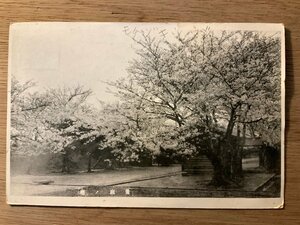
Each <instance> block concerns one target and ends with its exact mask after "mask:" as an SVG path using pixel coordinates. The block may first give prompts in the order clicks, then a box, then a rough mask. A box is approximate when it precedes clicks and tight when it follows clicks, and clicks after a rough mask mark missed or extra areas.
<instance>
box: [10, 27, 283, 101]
mask: <svg viewBox="0 0 300 225" xmlns="http://www.w3.org/2000/svg"><path fill="white" fill-rule="evenodd" d="M125 26H128V27H129V28H130V29H134V28H137V29H141V28H142V29H158V30H162V29H166V30H167V31H171V32H174V31H175V30H176V29H180V30H189V29H191V28H192V27H197V28H205V27H207V26H208V25H207V24H197V25H195V24H188V23H183V24H176V23H169V24H166V23H161V24H155V23H154V24H150V23H134V24H126V23H17V24H14V25H13V26H12V27H11V30H10V69H9V71H10V74H12V75H14V76H15V77H16V78H17V79H18V80H21V81H26V80H30V79H32V80H34V81H35V82H36V83H37V87H36V89H38V90H42V89H46V88H54V87H58V86H76V85H78V84H81V85H84V86H85V87H86V88H90V89H91V90H92V91H93V93H94V94H93V96H91V97H90V99H89V101H90V102H91V103H96V104H97V99H99V100H101V101H105V102H110V101H114V100H116V99H115V97H114V96H112V94H110V93H107V92H106V88H107V85H106V84H105V83H103V82H101V81H113V80H116V79H118V78H120V77H122V76H126V68H127V67H128V65H129V64H128V62H129V61H130V60H131V59H132V58H134V57H135V53H134V49H133V46H132V44H133V41H132V40H131V39H130V38H129V37H128V36H126V35H125V33H124V27H125ZM237 26H238V24H236V25H231V29H236V27H237ZM210 27H211V28H213V29H214V30H220V29H224V25H222V24H210ZM248 27H249V25H248ZM226 28H227V29H228V28H230V26H227V27H226ZM239 28H241V27H239ZM253 28H254V27H252V29H253ZM255 28H257V26H256V27H255ZM263 29H264V31H266V27H264V28H263ZM270 29H271V28H270ZM271 30H274V29H273V28H272V29H271ZM277 30H278V29H277Z"/></svg>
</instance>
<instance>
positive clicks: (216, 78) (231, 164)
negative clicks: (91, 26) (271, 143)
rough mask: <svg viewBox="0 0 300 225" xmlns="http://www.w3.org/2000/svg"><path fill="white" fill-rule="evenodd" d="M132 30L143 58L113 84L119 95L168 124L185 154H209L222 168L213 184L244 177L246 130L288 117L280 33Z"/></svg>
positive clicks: (217, 167)
mask: <svg viewBox="0 0 300 225" xmlns="http://www.w3.org/2000/svg"><path fill="white" fill-rule="evenodd" d="M126 32H127V34H128V35H129V36H130V37H131V38H132V40H133V41H134V42H135V43H136V44H137V46H138V47H137V49H136V54H137V57H136V58H135V59H133V60H132V62H131V65H130V66H129V68H128V78H127V79H125V78H124V79H120V80H118V81H116V82H114V83H112V84H111V85H113V86H114V87H116V88H117V89H118V91H117V92H116V94H117V95H118V96H119V97H120V98H121V100H122V101H124V102H127V104H130V105H131V106H133V107H136V105H141V106H142V107H141V111H143V114H144V115H148V117H145V118H144V120H145V119H146V120H149V121H150V123H151V122H153V121H155V120H160V124H161V125H162V126H164V125H166V124H168V125H169V126H170V127H169V129H170V130H169V132H172V133H173V135H170V137H171V136H173V137H172V138H170V139H169V141H170V140H176V141H174V142H176V144H177V146H181V148H180V147H178V149H182V148H185V149H190V150H192V151H194V152H196V153H198V154H205V155H206V156H207V157H208V159H209V160H210V161H211V163H212V165H213V166H214V178H213V180H212V184H214V185H223V184H228V183H230V181H231V180H235V179H237V178H238V176H237V175H239V176H240V175H241V157H240V155H241V154H240V148H239V147H238V146H240V145H242V144H243V143H242V141H241V139H240V138H236V136H239V135H240V130H239V129H240V127H241V126H242V127H243V132H242V133H243V135H244V136H245V135H246V133H247V129H248V127H249V126H250V124H252V125H253V124H256V123H258V122H261V121H268V120H272V119H273V120H274V119H275V120H276V119H278V117H280V113H278V111H279V109H280V98H279V96H280V90H279V87H280V41H279V38H278V37H277V35H276V34H273V36H271V35H264V34H261V33H258V32H252V31H237V32H226V31H222V32H218V33H214V32H213V31H211V30H210V29H205V30H195V31H191V32H187V33H181V32H177V33H175V34H167V33H166V32H165V31H160V32H157V31H145V30H141V31H137V30H134V31H128V30H126ZM153 32H154V33H153ZM252 127H253V126H252ZM235 129H236V131H235ZM260 132H262V130H260ZM260 132H259V131H256V133H260ZM161 134H162V133H161ZM156 135H157V136H156V137H159V136H160V135H159V134H156ZM259 135H260V136H261V137H264V136H266V135H267V134H262V133H261V134H259ZM174 136H176V138H175V137H174ZM165 137H167V136H165ZM166 139H167V138H166ZM233 159H234V160H233Z"/></svg>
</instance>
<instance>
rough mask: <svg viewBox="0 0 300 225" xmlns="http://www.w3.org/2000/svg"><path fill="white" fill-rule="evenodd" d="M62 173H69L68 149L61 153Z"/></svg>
mask: <svg viewBox="0 0 300 225" xmlns="http://www.w3.org/2000/svg"><path fill="white" fill-rule="evenodd" d="M62 157H63V158H62V169H61V172H62V173H69V172H70V167H69V156H68V151H66V152H64V153H63V155H62Z"/></svg>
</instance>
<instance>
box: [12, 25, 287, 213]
mask: <svg viewBox="0 0 300 225" xmlns="http://www.w3.org/2000/svg"><path fill="white" fill-rule="evenodd" d="M8 72H9V74H8V76H9V85H8V121H7V124H8V134H7V201H8V204H12V205H49V206H90V207H154V208H282V207H283V204H284V119H285V114H284V111H285V93H284V92H285V91H284V90H285V88H284V81H285V42H284V27H283V25H282V24H257V23H252V24H251V23H96V22H95V23H87V22H86V23H76V22H72V23H70V22H69V23H67V22H65V23H64V22H37V23H34V22H31V23H15V24H12V25H11V26H10V35H9V71H8Z"/></svg>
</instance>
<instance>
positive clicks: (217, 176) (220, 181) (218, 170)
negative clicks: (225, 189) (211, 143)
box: [205, 152, 229, 187]
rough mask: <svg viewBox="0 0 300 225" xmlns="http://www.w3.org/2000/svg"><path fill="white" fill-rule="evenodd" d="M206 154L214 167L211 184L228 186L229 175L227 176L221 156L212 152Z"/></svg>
mask: <svg viewBox="0 0 300 225" xmlns="http://www.w3.org/2000/svg"><path fill="white" fill-rule="evenodd" d="M205 155H206V157H207V158H208V159H209V160H210V162H211V164H212V166H213V168H214V172H213V177H212V180H211V181H210V185H212V186H216V187H220V186H227V185H228V184H229V182H228V180H229V177H227V176H226V173H225V170H224V166H223V164H222V162H221V160H220V158H219V157H218V156H217V155H216V154H214V153H212V152H205Z"/></svg>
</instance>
